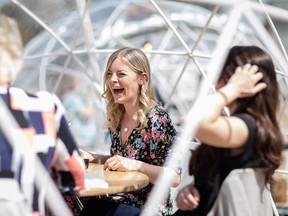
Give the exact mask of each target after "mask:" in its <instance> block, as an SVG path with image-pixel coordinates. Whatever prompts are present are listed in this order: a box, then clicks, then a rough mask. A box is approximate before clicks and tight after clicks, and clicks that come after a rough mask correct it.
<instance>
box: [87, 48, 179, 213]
mask: <svg viewBox="0 0 288 216" xmlns="http://www.w3.org/2000/svg"><path fill="white" fill-rule="evenodd" d="M103 97H104V98H105V99H106V102H107V106H106V111H107V119H108V121H107V127H108V129H109V131H110V137H111V141H112V145H111V152H110V153H111V157H110V158H108V159H107V160H106V162H105V164H104V167H105V168H108V169H109V170H116V171H123V172H126V171H139V172H142V173H144V174H146V175H147V176H148V177H149V180H150V183H149V185H148V186H146V187H145V188H143V189H141V190H138V191H135V192H129V193H121V194H114V195H111V196H108V199H109V200H112V201H113V202H117V203H122V204H126V205H128V206H134V207H137V208H143V207H144V203H145V201H146V199H147V196H148V194H149V193H150V191H151V189H152V187H153V184H154V183H155V181H156V179H157V177H158V175H159V174H160V173H161V171H162V170H163V169H168V168H165V167H163V165H164V163H165V159H166V158H167V157H168V156H169V155H170V153H171V146H172V144H173V141H174V140H175V138H176V130H175V128H174V126H173V124H172V121H171V119H170V117H169V115H168V113H167V112H166V111H165V110H164V109H163V108H162V107H161V106H160V105H159V104H158V103H157V102H156V100H155V93H154V89H153V86H152V81H151V73H150V64H149V61H148V59H147V57H146V54H145V53H144V52H143V51H142V50H141V49H137V48H122V49H119V50H117V51H116V52H114V53H113V54H112V55H111V56H110V58H109V59H108V62H107V67H106V70H105V74H104V93H103ZM84 154H87V152H85V153H84ZM90 156H91V155H90ZM92 159H94V158H92ZM175 172H176V173H177V174H178V175H176V176H177V177H176V179H175V180H174V182H173V185H172V186H173V187H176V186H177V185H178V184H179V183H180V174H181V168H180V164H178V165H176V166H175ZM106 198H107V197H105V199H106ZM103 199H104V197H103ZM94 206H95V199H94V200H93V199H90V201H88V202H87V203H86V205H85V207H84V210H83V212H82V214H83V215H93V214H92V213H91V212H93V211H94V213H95V212H96V211H98V210H97V208H95V207H94ZM98 206H99V205H98ZM102 206H103V205H102ZM108 209H111V208H108ZM89 212H90V213H89ZM159 213H160V214H161V215H169V214H171V213H172V200H171V197H170V195H169V196H168V197H167V200H166V201H165V203H163V205H162V206H161V207H160V208H159Z"/></svg>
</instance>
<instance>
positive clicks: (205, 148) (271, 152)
mask: <svg viewBox="0 0 288 216" xmlns="http://www.w3.org/2000/svg"><path fill="white" fill-rule="evenodd" d="M247 63H250V64H251V65H257V66H258V68H259V71H261V72H262V74H263V79H262V81H263V82H265V83H266V84H267V88H266V89H264V90H262V91H261V92H259V93H257V94H256V95H254V96H253V97H249V98H240V99H237V100H236V102H237V103H238V105H239V108H238V109H237V111H236V112H242V113H248V114H249V115H251V116H252V117H253V118H254V120H255V123H256V127H257V130H256V135H255V140H254V144H255V154H256V156H257V157H258V158H260V159H261V162H262V163H264V166H265V171H266V172H265V173H266V174H265V175H266V182H268V181H269V180H270V179H271V176H272V174H273V173H274V171H275V169H277V168H278V167H279V166H280V163H281V160H282V156H281V153H282V150H283V147H284V143H283V137H282V134H281V131H280V128H279V125H278V122H277V118H276V113H277V109H278V105H279V90H278V84H277V79H276V73H275V69H274V64H273V61H272V59H271V57H270V55H269V54H268V53H267V52H265V51H264V50H262V49H261V48H259V47H257V46H234V47H233V48H231V49H230V52H229V54H228V57H227V59H226V62H225V64H224V67H223V70H222V72H221V74H220V77H219V81H224V83H227V82H228V80H229V79H230V77H231V76H232V75H233V74H234V72H235V69H236V68H237V67H238V66H244V65H245V64H247ZM223 151H224V150H223V149H220V148H216V147H212V146H209V145H205V144H202V145H201V146H200V147H199V148H198V149H197V150H196V151H195V154H193V155H192V157H191V159H190V165H189V171H190V174H191V175H192V174H194V175H195V176H196V175H198V174H199V175H201V172H203V170H202V171H201V169H203V168H204V167H208V169H210V171H209V170H208V171H205V172H207V173H209V174H207V175H208V176H207V178H208V180H207V181H208V182H206V183H208V184H210V183H212V182H211V181H212V176H213V175H214V173H215V171H216V169H217V166H218V162H219V159H220V157H221V154H222V153H221V152H223ZM197 157H198V159H197ZM200 158H201V159H200ZM196 160H197V161H196ZM207 165H208V166H207ZM255 167H256V166H255Z"/></svg>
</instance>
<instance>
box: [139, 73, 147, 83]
mask: <svg viewBox="0 0 288 216" xmlns="http://www.w3.org/2000/svg"><path fill="white" fill-rule="evenodd" d="M147 78H148V77H147V74H146V73H145V72H143V73H142V74H141V76H140V78H139V85H144V83H145V81H147Z"/></svg>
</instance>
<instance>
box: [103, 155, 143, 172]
mask: <svg viewBox="0 0 288 216" xmlns="http://www.w3.org/2000/svg"><path fill="white" fill-rule="evenodd" d="M140 163H141V162H140V161H137V160H132V159H129V158H125V157H122V156H119V155H115V156H113V157H111V158H109V159H107V160H106V162H105V163H104V169H107V168H108V169H109V170H114V171H121V172H126V171H136V170H138V169H139V167H140Z"/></svg>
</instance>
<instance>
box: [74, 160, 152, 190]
mask: <svg viewBox="0 0 288 216" xmlns="http://www.w3.org/2000/svg"><path fill="white" fill-rule="evenodd" d="M100 166H101V165H99V164H95V163H90V164H89V167H88V169H87V170H86V172H87V173H88V174H89V175H93V176H95V177H96V178H99V171H97V170H99V167H100ZM103 177H104V180H105V181H106V182H107V183H108V185H109V186H108V188H89V189H83V190H81V191H80V194H79V196H96V195H105V194H114V193H119V192H130V191H135V190H139V189H142V188H144V187H145V186H147V185H148V183H149V178H148V176H147V175H145V174H143V173H141V172H136V171H132V172H117V171H108V170H104V171H103Z"/></svg>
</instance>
